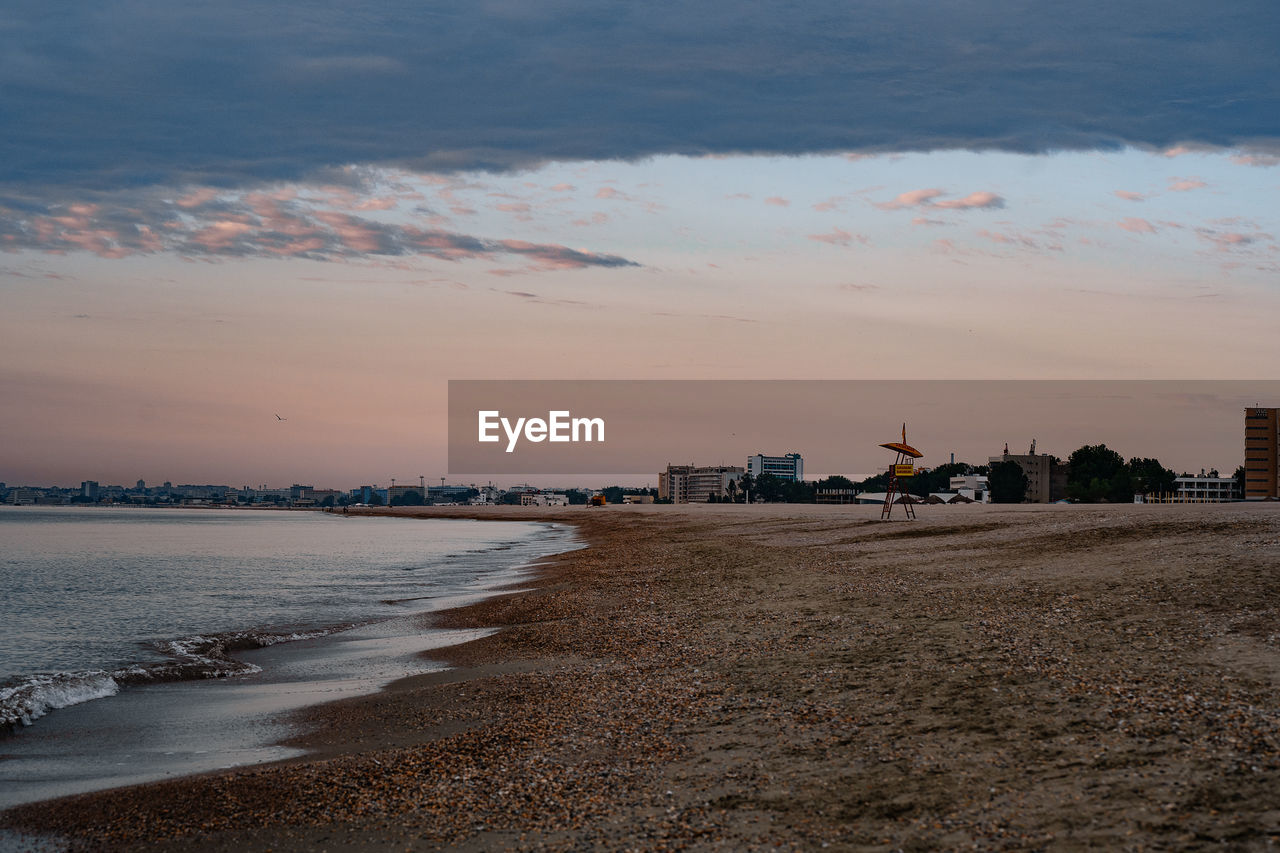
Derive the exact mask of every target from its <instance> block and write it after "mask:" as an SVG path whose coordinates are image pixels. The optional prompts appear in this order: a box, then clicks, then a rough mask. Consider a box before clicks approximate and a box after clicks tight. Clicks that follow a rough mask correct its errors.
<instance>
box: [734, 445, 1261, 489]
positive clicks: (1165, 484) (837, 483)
mask: <svg viewBox="0 0 1280 853" xmlns="http://www.w3.org/2000/svg"><path fill="white" fill-rule="evenodd" d="M1045 458H1046V460H1049V461H1052V463H1053V464H1054V465H1055V466H1057V465H1061V464H1062V462H1061V460H1059V459H1058V458H1057V457H1054V456H1046V457H1045ZM1066 469H1067V488H1066V497H1067V498H1068V499H1069V500H1071V501H1073V502H1076V503H1132V502H1133V496H1134V495H1135V494H1160V493H1167V492H1173V491H1174V490H1175V489H1176V485H1175V483H1174V481H1175V480H1176V479H1177V477H1178V475H1177V474H1176V473H1175V472H1174V471H1173V470H1171V469H1169V468H1166V467H1164V465H1162V464H1161V463H1160V460H1158V459H1153V458H1147V457H1138V456H1135V457H1132V458H1130V459H1129V460H1128V461H1127V462H1126V461H1125V459H1124V457H1123V456H1121V455H1120V454H1119V453H1117V452H1116V451H1114V450H1112V449H1111V448H1109V447H1107V446H1106V445H1105V444H1087V445H1085V446H1083V447H1080V448H1079V449H1077V450H1075V451H1074V452H1073V453H1072V454H1071V455H1070V456H1069V457H1067V462H1066ZM974 474H977V475H986V477H987V488H988V490H989V492H990V495H991V500H992V502H993V503H1021V502H1022V501H1024V500H1025V499H1026V495H1027V488H1028V486H1029V485H1030V484H1029V482H1028V480H1027V475H1026V473H1025V472H1024V471H1023V470H1022V466H1021V465H1019V464H1018V463H1017V462H1014V461H1013V460H1009V461H1007V462H1005V461H1001V462H995V463H992V464H991V465H990V466H988V465H971V464H969V463H967V462H948V463H945V464H942V465H938V466H937V467H935V468H928V469H917V471H916V473H915V476H913V477H910V478H903V479H900V480H899V481H898V484H899V487H900V488H904V489H905V490H906V491H907V492H908V493H910V494H911V495H913V496H915V497H917V498H923V497H926V496H928V495H929V494H931V493H933V492H944V491H949V489H950V485H951V478H952V477H960V476H968V475H974ZM1216 475H1217V472H1216V471H1214V472H1211V474H1210V476H1216ZM1234 476H1235V478H1236V480H1237V481H1238V482H1239V483H1240V486H1241V491H1243V485H1244V466H1243V465H1242V466H1240V467H1239V468H1237V469H1236V472H1235V475H1234ZM888 488H889V473H888V471H885V472H883V473H880V474H876V475H874V476H872V477H867V478H866V479H863V480H859V481H857V482H854V481H853V480H850V479H849V478H848V477H844V476H841V475H839V474H836V475H833V476H830V477H825V478H823V479H821V480H818V481H816V482H795V481H789V480H783V479H780V478H779V477H776V476H774V475H773V474H761V475H760V476H759V477H754V478H753V477H752V476H751V475H750V474H745V475H743V476H742V477H741V478H740V479H739V480H737V481H736V482H735V481H730V483H729V486H728V487H727V488H726V490H725V494H723V495H711V496H710V498H709V501H710V502H711V503H720V502H733V503H742V502H744V501H746V500H748V499H749V500H750V501H752V502H756V501H764V502H766V503H816V502H817V492H818V490H819V489H851V490H854V491H856V492H883V491H886V490H887V489H888Z"/></svg>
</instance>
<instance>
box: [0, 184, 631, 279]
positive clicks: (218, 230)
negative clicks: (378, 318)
mask: <svg viewBox="0 0 1280 853" xmlns="http://www.w3.org/2000/svg"><path fill="white" fill-rule="evenodd" d="M117 195H118V194H117ZM126 201H127V202H128V203H127V204H124V205H121V206H119V207H115V206H107V205H104V204H98V203H85V202H81V203H73V204H53V205H49V206H47V207H45V208H44V209H38V210H34V211H33V210H15V209H13V208H11V207H6V206H4V205H3V204H0V249H10V250H16V249H30V250H37V251H44V252H51V253H58V254H62V253H68V252H91V253H93V254H96V255H98V256H100V257H104V258H123V257H128V256H131V255H147V254H155V253H160V252H168V253H174V254H179V255H182V256H186V257H201V258H230V257H295V258H307V259H310V260H317V261H333V260H343V259H349V258H370V257H379V256H382V257H393V256H424V257H431V258H436V259H440V260H448V261H462V260H471V259H488V260H492V259H495V258H502V257H506V258H516V259H520V260H523V261H525V262H527V263H529V264H532V266H533V268H534V269H580V268H583V267H634V266H638V264H636V263H635V262H634V261H631V260H628V259H626V258H622V257H619V256H617V255H609V254H600V253H595V252H591V251H587V250H585V249H571V248H568V247H565V246H561V245H557V244H547V243H532V242H528V241H524V240H513V239H505V240H494V239H486V238H480V237H473V236H470V235H466V234H459V233H456V232H451V231H445V230H441V229H436V228H420V227H417V226H414V225H410V224H392V223H387V222H381V221H376V220H373V219H369V218H367V217H363V216H359V215H356V214H354V213H349V212H346V211H344V210H333V209H329V208H319V207H317V206H315V204H313V203H311V202H309V201H306V200H303V199H295V198H292V197H290V195H289V194H278V195H275V196H272V195H269V194H264V193H248V194H245V195H243V196H239V195H236V194H234V193H205V192H201V191H199V190H197V191H193V192H189V193H184V194H182V195H180V196H178V197H177V198H168V197H166V196H165V194H163V193H161V192H158V191H149V190H148V191H141V192H136V193H134V194H133V195H132V196H131V197H129V198H128V199H126Z"/></svg>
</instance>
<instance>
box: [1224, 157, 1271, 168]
mask: <svg viewBox="0 0 1280 853" xmlns="http://www.w3.org/2000/svg"><path fill="white" fill-rule="evenodd" d="M1231 162H1232V163H1235V164H1236V165H1237V166H1255V167H1258V168H1267V167H1270V166H1280V156H1278V155H1275V154H1237V155H1235V156H1234V157H1232V158H1231Z"/></svg>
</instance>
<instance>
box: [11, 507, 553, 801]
mask: <svg viewBox="0 0 1280 853" xmlns="http://www.w3.org/2000/svg"><path fill="white" fill-rule="evenodd" d="M573 547H577V543H576V540H575V539H574V536H573V533H572V530H571V529H570V528H568V527H565V526H563V525H555V524H545V523H534V522H487V521H470V520H447V519H425V520H424V519H404V518H380V517H368V516H343V515H341V514H339V513H333V514H328V513H319V512H282V511H256V510H206V509H143V508H128V509H123V508H120V509H117V508H84V509H81V508H63V507H48V508H41V507H26V508H0V753H3V755H0V781H2V782H4V783H6V784H5V785H4V786H3V787H4V788H5V789H6V791H7V795H5V796H0V807H3V806H5V805H12V804H14V803H15V802H21V801H30V800H32V799H39V798H42V797H44V796H54V795H58V794H62V793H68V792H72V791H78V790H92V789H93V788H100V787H109V786H113V785H116V784H127V783H130V782H136V781H144V780H146V779H154V778H164V777H165V776H170V775H176V774H179V773H183V772H197V771H200V770H206V769H214V768H217V767H225V766H231V765H234V764H244V763H253V762H255V761H261V760H269V759H272V758H278V757H282V755H283V753H282V752H281V751H280V750H279V749H276V748H274V747H273V746H272V745H271V742H272V740H273V739H278V738H281V737H284V736H285V735H286V734H288V732H287V731H285V730H283V729H281V728H279V726H278V725H276V724H275V722H274V721H273V717H272V714H277V715H278V713H279V712H282V711H285V710H289V709H292V708H296V707H299V706H301V705H305V704H315V703H317V702H321V701H328V700H330V699H333V698H341V697H342V696H344V695H350V694H351V693H353V692H368V691H369V690H370V689H376V688H377V686H379V685H381V684H385V683H387V682H389V681H391V680H393V679H394V678H396V677H399V676H402V675H405V674H412V673H413V672H419V671H424V664H423V663H422V662H421V661H419V660H417V659H416V658H415V654H416V653H417V652H420V651H421V650H423V649H427V648H432V647H437V646H440V645H447V644H450V643H452V642H458V641H462V640H466V639H470V638H472V637H473V636H477V635H478V634H477V633H476V632H445V631H439V632H426V634H427V635H431V634H434V636H426V635H424V632H423V631H421V630H420V629H419V628H418V627H417V626H418V622H417V620H415V619H413V618H412V617H414V616H415V615H416V614H420V613H422V612H425V611H429V610H433V609H437V608H439V607H441V606H449V605H452V604H455V603H459V602H461V601H465V600H469V599H473V598H475V597H477V596H481V595H483V594H485V593H486V591H488V590H491V589H493V588H494V587H497V586H503V585H509V584H512V583H515V582H517V581H518V580H519V578H520V577H521V575H522V573H523V572H524V571H526V570H527V569H528V567H529V565H530V564H531V563H532V562H533V561H536V560H537V559H538V558H540V557H543V556H546V555H549V554H553V553H557V552H560V551H565V550H568V549H570V548H573ZM276 648H279V649H280V652H279V653H276V651H275V649H276ZM255 650H256V651H255ZM93 700H101V701H100V702H99V701H93ZM83 703H89V704H88V705H85V704H83ZM60 709H66V710H60ZM51 712H52V713H51ZM45 715H49V716H48V717H46V716H45ZM238 718H245V719H243V720H241V719H238ZM249 718H252V719H249ZM253 726H257V727H258V728H259V729H261V730H260V731H258V732H256V733H253V734H252V736H248V737H247V736H245V732H246V731H247V729H248V728H251V727H253ZM6 731H7V732H8V733H7V734H6V733H5V732H6ZM148 762H151V764H152V765H154V766H151V765H148ZM108 765H109V766H108Z"/></svg>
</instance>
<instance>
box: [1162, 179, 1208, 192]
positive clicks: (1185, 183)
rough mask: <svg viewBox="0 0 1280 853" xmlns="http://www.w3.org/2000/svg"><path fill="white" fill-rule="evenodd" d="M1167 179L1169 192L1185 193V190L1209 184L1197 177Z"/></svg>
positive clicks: (1188, 190) (1196, 188)
mask: <svg viewBox="0 0 1280 853" xmlns="http://www.w3.org/2000/svg"><path fill="white" fill-rule="evenodd" d="M1169 180H1170V184H1169V192H1171V193H1185V192H1190V191H1191V190H1199V189H1203V188H1205V187H1207V186H1209V185H1208V184H1206V183H1205V182H1204V181H1202V180H1200V179H1199V178H1182V179H1178V178H1170V179H1169Z"/></svg>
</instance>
